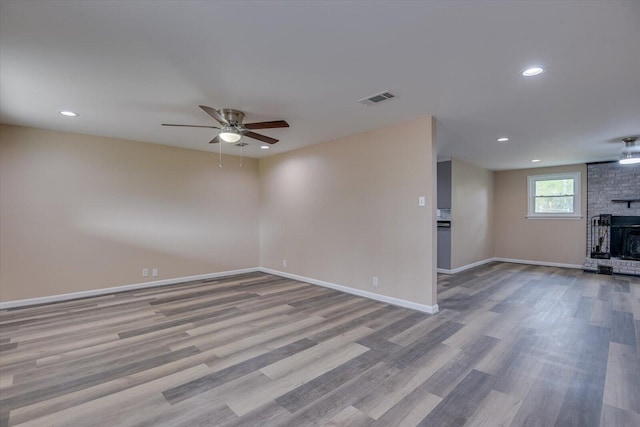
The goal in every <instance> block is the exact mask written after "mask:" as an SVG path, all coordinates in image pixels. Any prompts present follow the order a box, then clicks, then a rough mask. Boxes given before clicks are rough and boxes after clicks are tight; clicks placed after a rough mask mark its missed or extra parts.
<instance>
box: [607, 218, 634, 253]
mask: <svg viewBox="0 0 640 427" xmlns="http://www.w3.org/2000/svg"><path fill="white" fill-rule="evenodd" d="M611 256H612V257H615V258H621V259H628V260H635V261H640V216H612V217H611Z"/></svg>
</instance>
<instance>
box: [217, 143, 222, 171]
mask: <svg viewBox="0 0 640 427" xmlns="http://www.w3.org/2000/svg"><path fill="white" fill-rule="evenodd" d="M218 148H219V153H220V154H219V155H218V167H219V168H221V167H222V143H219V144H218Z"/></svg>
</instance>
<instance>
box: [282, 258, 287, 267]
mask: <svg viewBox="0 0 640 427" xmlns="http://www.w3.org/2000/svg"><path fill="white" fill-rule="evenodd" d="M282 266H283V267H284V268H287V260H286V259H283V260H282Z"/></svg>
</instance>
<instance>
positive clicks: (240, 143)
mask: <svg viewBox="0 0 640 427" xmlns="http://www.w3.org/2000/svg"><path fill="white" fill-rule="evenodd" d="M247 145H249V144H247V143H246V142H238V143H237V144H236V147H246V146H247Z"/></svg>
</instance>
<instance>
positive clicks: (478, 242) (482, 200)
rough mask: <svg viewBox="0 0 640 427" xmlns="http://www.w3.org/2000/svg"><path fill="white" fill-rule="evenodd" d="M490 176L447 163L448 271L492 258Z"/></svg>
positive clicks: (457, 163) (487, 172) (455, 162)
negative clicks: (448, 202)
mask: <svg viewBox="0 0 640 427" xmlns="http://www.w3.org/2000/svg"><path fill="white" fill-rule="evenodd" d="M493 174H494V173H493V171H490V170H487V169H483V168H480V167H477V166H474V165H471V164H469V163H465V162H463V161H460V160H458V159H453V160H452V162H451V269H456V268H459V267H463V266H466V265H469V264H473V263H475V262H478V261H484V260H486V259H489V258H492V257H493V203H494V200H493V185H494V183H493Z"/></svg>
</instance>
